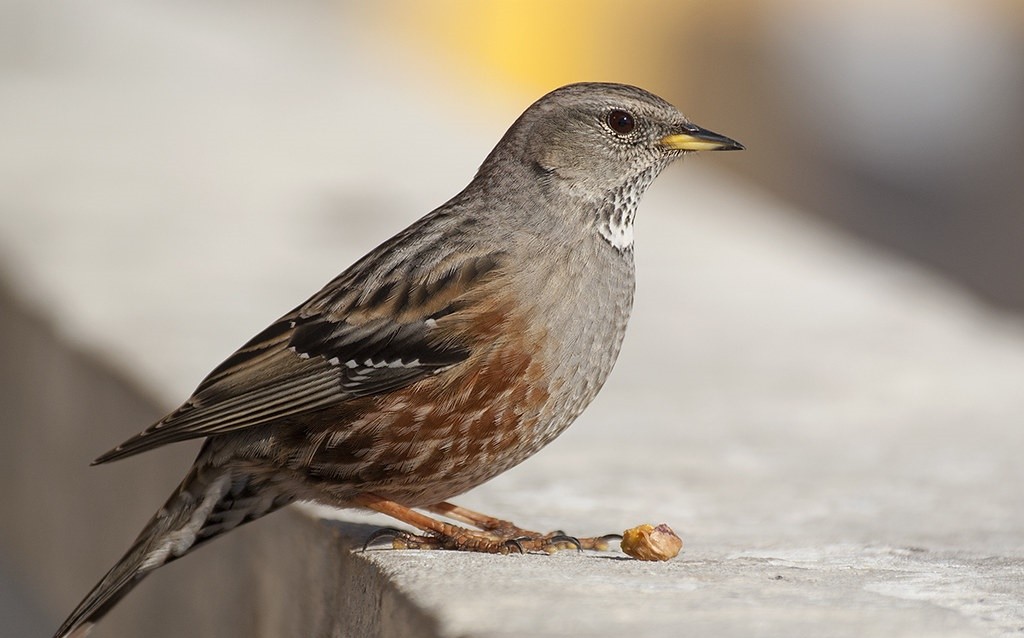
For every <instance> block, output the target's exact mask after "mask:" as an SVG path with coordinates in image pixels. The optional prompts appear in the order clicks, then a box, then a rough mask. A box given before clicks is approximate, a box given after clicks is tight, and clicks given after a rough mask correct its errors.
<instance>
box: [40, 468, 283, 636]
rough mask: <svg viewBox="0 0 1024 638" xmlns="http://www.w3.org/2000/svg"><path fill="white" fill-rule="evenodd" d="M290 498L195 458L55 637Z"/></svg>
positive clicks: (85, 627)
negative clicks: (163, 569)
mask: <svg viewBox="0 0 1024 638" xmlns="http://www.w3.org/2000/svg"><path fill="white" fill-rule="evenodd" d="M291 500H292V499H291V498H289V497H287V496H286V495H285V494H283V493H281V492H280V491H279V490H276V489H274V488H273V486H272V485H269V484H268V482H266V481H261V480H258V479H257V478H256V477H255V476H253V475H252V474H249V473H243V472H238V471H237V470H236V471H232V470H229V469H224V468H210V467H200V465H199V463H197V464H196V465H195V466H193V468H192V470H191V471H190V472H189V474H188V476H186V477H185V480H184V481H182V483H181V485H180V486H178V489H177V490H175V492H174V494H173V495H172V496H171V498H170V499H168V501H167V503H165V504H164V506H163V507H162V508H161V509H160V511H158V512H157V513H156V514H155V515H154V516H153V518H152V519H150V521H149V523H147V524H146V527H145V528H143V530H142V533H140V534H139V536H138V538H137V539H136V540H135V542H134V543H133V544H132V546H131V548H130V549H129V550H128V551H127V553H125V555H124V556H123V557H122V558H121V560H119V561H118V562H117V564H115V565H114V566H113V567H112V568H111V569H110V571H108V572H107V574H106V575H105V576H104V577H103V579H102V580H100V582H99V583H97V584H96V586H95V587H93V588H92V591H90V592H89V594H88V595H87V596H86V597H85V599H83V600H82V602H80V603H79V604H78V607H76V608H75V610H74V611H73V612H71V615H70V616H68V618H67V620H65V621H64V624H62V625H61V626H60V629H58V630H57V633H56V634H55V635H54V638H84V637H85V636H86V635H88V633H89V631H91V629H92V627H93V625H95V624H96V622H97V621H99V619H100V618H102V617H103V616H104V615H105V614H106V613H107V612H108V611H110V609H111V608H112V607H113V606H114V605H115V604H117V602H118V601H120V600H121V599H122V598H123V597H124V596H125V595H126V594H127V593H128V592H129V591H131V590H132V588H133V587H135V585H137V584H138V583H139V581H141V580H142V579H143V578H145V577H146V576H147V575H149V573H150V572H152V571H153V570H154V569H156V568H158V567H161V566H163V565H166V564H167V563H169V562H171V561H173V560H176V559H178V558H181V557H182V556H184V555H185V554H186V553H188V552H190V551H192V550H193V549H195V548H196V547H199V546H200V545H202V544H204V543H205V542H207V541H209V540H211V539H213V538H215V537H217V536H219V535H221V534H223V533H225V532H228V531H231V530H232V529H234V528H236V527H238V526H239V525H242V524H244V523H247V522H249V521H252V520H255V519H257V518H260V517H261V516H264V515H266V514H269V513H270V512H272V511H274V510H276V509H278V508H280V507H283V506H284V505H287V504H288V503H289V502H291Z"/></svg>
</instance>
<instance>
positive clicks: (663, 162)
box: [477, 83, 743, 251]
mask: <svg viewBox="0 0 1024 638" xmlns="http://www.w3.org/2000/svg"><path fill="white" fill-rule="evenodd" d="M742 148H743V146H742V145H741V144H740V143H739V142H736V141H734V140H731V139H729V138H727V137H725V136H723V135H719V134H718V133H714V132H712V131H709V130H707V129H703V128H701V127H699V126H696V125H695V124H693V123H692V122H690V121H689V120H688V119H687V118H686V117H685V116H683V114H682V113H680V112H679V110H678V109H676V108H675V107H674V106H672V105H671V104H669V103H668V102H666V101H665V100H663V99H662V98H660V97H658V96H656V95H654V94H652V93H649V92H647V91H645V90H643V89H640V88H637V87H635V86H629V85H624V84H610V83H580V84H570V85H568V86H564V87H562V88H559V89H556V90H554V91H552V92H550V93H548V94H547V95H545V96H544V97H542V98H540V99H539V100H537V101H536V102H535V103H534V104H533V105H531V106H530V107H529V108H528V109H526V111H524V112H523V114H522V115H521V116H520V117H519V119H518V120H516V122H515V123H514V124H513V125H512V126H511V127H510V128H509V130H508V132H507V133H506V134H505V136H504V137H503V138H502V140H501V142H499V143H498V145H497V146H496V147H495V149H494V150H493V151H492V152H491V154H490V155H489V156H488V157H487V159H486V160H485V161H484V163H483V165H482V166H481V168H480V172H479V173H478V175H477V181H480V180H483V181H491V180H493V179H494V176H495V175H502V176H508V175H519V176H520V179H519V180H517V181H520V182H521V184H520V187H522V186H523V184H522V182H534V183H535V184H536V185H537V190H539V191H540V192H539V193H537V194H536V195H537V196H540V197H544V198H545V199H547V200H548V201H549V202H551V203H557V204H559V205H556V206H546V207H543V206H542V207H538V209H540V210H541V211H544V212H547V213H548V214H557V211H585V212H586V213H587V214H590V215H591V219H590V221H591V222H592V223H593V226H594V228H596V229H597V230H598V231H599V232H600V233H601V235H602V236H603V237H604V238H605V239H606V240H607V241H608V242H609V243H611V244H612V245H613V246H615V247H616V248H617V249H619V250H623V251H624V250H631V249H632V223H633V217H634V215H635V212H636V206H637V204H638V203H639V201H640V197H641V196H642V195H643V193H644V191H645V190H646V189H647V187H648V186H650V184H651V182H653V181H654V178H655V177H657V176H658V174H659V173H660V172H661V171H662V170H663V169H664V168H665V167H666V166H667V165H668V164H670V163H671V162H672V161H673V160H675V159H677V158H679V157H681V156H683V155H684V154H686V153H688V152H694V151H706V150H740V149H742ZM506 186H507V184H506ZM552 200H556V201H552ZM559 200H560V201H559ZM537 221H539V222H540V221H542V220H537Z"/></svg>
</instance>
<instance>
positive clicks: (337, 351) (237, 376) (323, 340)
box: [95, 254, 501, 463]
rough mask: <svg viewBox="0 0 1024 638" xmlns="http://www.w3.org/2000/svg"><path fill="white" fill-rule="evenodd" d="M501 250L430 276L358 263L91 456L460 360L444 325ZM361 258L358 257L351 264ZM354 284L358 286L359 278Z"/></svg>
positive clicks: (148, 445)
mask: <svg viewBox="0 0 1024 638" xmlns="http://www.w3.org/2000/svg"><path fill="white" fill-rule="evenodd" d="M500 258H501V256H500V255H499V254H485V255H477V256H470V257H463V258H460V259H450V260H447V261H448V262H449V263H448V264H447V265H446V264H440V265H439V267H437V268H433V269H431V273H430V274H428V275H426V276H423V277H420V278H418V279H417V278H415V277H412V278H410V277H409V276H408V273H402V274H398V273H396V274H395V275H394V276H393V277H390V278H388V279H386V280H384V281H381V282H378V283H377V284H375V285H367V284H366V282H365V281H360V280H359V277H358V276H356V275H358V272H356V273H353V272H352V271H353V270H359V269H357V268H356V267H353V269H350V271H348V272H346V273H345V274H343V275H341V276H340V277H339V278H338V279H336V280H335V281H333V282H331V283H330V284H328V285H327V287H325V288H324V290H322V291H321V292H320V293H318V294H317V295H316V296H314V297H313V298H312V299H310V300H309V301H307V302H306V303H305V304H303V305H302V306H299V308H297V309H295V310H294V311H292V312H291V313H289V314H287V315H285V316H284V317H282V318H281V319H280V320H278V321H277V322H275V323H274V324H272V325H271V326H270V327H268V328H267V329H266V330H264V331H263V332H261V333H260V334H258V335H256V336H255V337H253V338H252V339H251V340H250V341H249V342H248V343H246V344H245V345H244V346H242V347H241V348H240V349H239V350H238V351H237V352H235V353H234V354H233V355H231V356H230V357H229V358H228V359H227V360H225V361H224V362H223V363H222V364H221V365H219V366H218V367H217V368H216V369H214V371H213V372H211V373H210V374H209V376H207V377H206V379H204V380H203V382H202V383H201V384H200V385H199V387H198V388H197V389H196V391H195V393H194V394H193V395H192V397H191V398H190V399H189V400H188V401H187V402H185V404H184V405H182V406H181V407H180V408H178V409H177V410H176V411H174V412H172V413H171V414H169V415H168V416H166V417H164V418H163V419H161V420H160V421H158V422H157V423H155V424H154V425H152V426H150V427H149V428H147V429H146V430H144V431H143V432H141V433H140V434H137V435H136V436H134V437H132V438H131V439H128V440H127V441H125V442H124V443H122V444H121V445H119V446H117V447H116V448H114V449H113V450H111V451H109V452H107V453H106V454H104V455H102V456H101V457H99V458H98V459H96V461H95V463H104V462H107V461H112V460H115V459H119V458H123V457H125V456H130V455H133V454H137V453H139V452H142V451H145V450H149V449H152V448H155V447H158V446H160V445H164V444H165V443H171V442H173V441H182V440H186V439H193V438H200V437H206V436H211V435H215V434H224V433H226V432H232V431H236V430H240V429H243V428H248V427H252V426H256V425H261V424H266V423H270V422H273V421H276V420H279V419H282V418H285V417H289V416H294V415H297V414H302V413H305V412H310V411H313V410H317V409H320V408H324V407H327V406H330V405H334V404H337V403H339V402H344V401H347V400H350V399H354V398H357V397H365V396H370V395H375V394H381V393H386V392H389V391H393V390H396V389H398V388H401V387H403V386H406V385H409V384H411V383H414V382H416V381H418V380H420V379H422V378H424V377H427V376H430V375H434V374H438V373H441V372H443V371H444V370H446V369H448V368H450V367H451V366H453V365H455V364H457V363H459V362H460V361H463V360H464V359H466V358H467V357H468V356H469V354H470V348H471V345H472V344H470V343H468V342H467V340H466V339H464V338H461V337H459V336H458V335H453V334H452V333H451V331H449V330H446V329H445V324H446V318H448V317H451V318H453V319H457V315H459V314H460V313H464V312H465V311H467V306H468V305H471V304H472V303H474V301H473V300H474V299H478V298H479V295H474V294H473V293H474V292H478V291H479V289H480V288H481V286H482V285H483V284H484V282H486V281H488V280H490V279H491V278H492V276H493V274H494V273H495V272H496V271H497V269H498V268H499V263H500ZM358 265H359V264H357V266H358ZM359 284H361V285H359Z"/></svg>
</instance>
